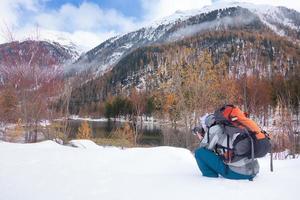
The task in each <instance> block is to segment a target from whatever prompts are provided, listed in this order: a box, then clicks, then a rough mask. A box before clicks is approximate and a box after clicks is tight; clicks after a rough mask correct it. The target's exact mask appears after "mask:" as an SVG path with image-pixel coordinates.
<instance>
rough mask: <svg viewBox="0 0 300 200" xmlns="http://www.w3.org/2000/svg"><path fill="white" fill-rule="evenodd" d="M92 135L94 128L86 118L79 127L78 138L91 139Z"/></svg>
mask: <svg viewBox="0 0 300 200" xmlns="http://www.w3.org/2000/svg"><path fill="white" fill-rule="evenodd" d="M91 137H92V130H91V128H90V125H89V123H88V122H87V121H86V120H85V121H83V122H82V123H81V126H80V127H79V129H78V133H77V139H90V138H91Z"/></svg>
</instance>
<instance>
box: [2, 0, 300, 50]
mask: <svg viewBox="0 0 300 200" xmlns="http://www.w3.org/2000/svg"><path fill="white" fill-rule="evenodd" d="M218 1H228V0H0V43H4V42H6V41H7V40H8V39H9V37H8V35H9V34H7V29H9V30H13V31H12V32H13V33H14V34H13V35H14V38H15V39H18V40H22V39H25V38H27V37H28V36H29V35H34V30H35V29H36V28H35V27H39V28H38V29H39V31H40V34H41V35H42V34H43V32H47V31H48V32H49V31H51V32H55V33H62V34H64V35H67V36H68V37H70V38H71V39H72V40H73V41H75V42H76V43H78V44H80V45H82V46H83V47H84V48H85V50H87V49H89V48H92V47H94V46H97V45H98V44H100V43H101V42H102V41H104V40H106V39H108V38H109V37H112V36H115V35H118V34H122V33H126V32H129V31H132V30H135V29H137V28H140V27H142V26H144V25H146V24H148V23H150V22H152V21H154V20H157V19H159V18H161V17H164V16H168V15H171V14H172V13H174V12H175V11H176V10H189V9H198V8H202V7H203V6H205V5H211V4H214V3H216V2H218ZM244 2H252V3H257V4H270V5H282V6H286V7H289V8H293V9H295V10H297V11H300V1H298V0H267V1H264V0H244Z"/></svg>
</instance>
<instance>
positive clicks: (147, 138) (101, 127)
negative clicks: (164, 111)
mask: <svg viewBox="0 0 300 200" xmlns="http://www.w3.org/2000/svg"><path fill="white" fill-rule="evenodd" d="M88 122H89V125H90V127H91V129H92V134H93V136H94V137H95V138H106V137H109V136H111V134H113V133H114V131H115V130H116V129H117V128H120V127H122V126H123V125H124V122H120V121H112V120H108V121H88ZM81 123H82V120H77V119H76V120H69V129H70V133H71V137H73V138H75V137H76V133H77V132H78V128H79V127H80V125H81ZM138 132H139V133H141V134H142V136H141V137H139V141H138V143H139V144H142V145H151V146H160V145H163V135H162V129H161V127H160V125H158V124H153V123H143V125H142V126H141V124H140V123H138Z"/></svg>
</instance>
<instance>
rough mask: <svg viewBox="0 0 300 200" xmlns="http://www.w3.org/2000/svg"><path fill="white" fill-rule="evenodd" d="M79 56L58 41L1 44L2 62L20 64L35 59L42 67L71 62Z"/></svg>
mask: <svg viewBox="0 0 300 200" xmlns="http://www.w3.org/2000/svg"><path fill="white" fill-rule="evenodd" d="M76 56H78V53H77V52H76V51H74V50H73V49H72V48H68V47H66V46H62V45H60V44H59V43H57V42H47V41H35V40H25V41H21V42H19V41H14V42H9V43H5V44H1V45H0V64H4V65H8V66H10V65H18V64H24V63H29V62H32V60H34V62H35V63H36V64H38V65H39V66H40V67H50V66H58V65H64V64H66V63H70V62H72V61H73V60H74V58H76Z"/></svg>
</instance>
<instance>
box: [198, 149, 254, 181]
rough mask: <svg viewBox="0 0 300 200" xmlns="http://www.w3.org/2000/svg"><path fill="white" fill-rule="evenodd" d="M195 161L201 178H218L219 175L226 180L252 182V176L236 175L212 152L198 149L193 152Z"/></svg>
mask: <svg viewBox="0 0 300 200" xmlns="http://www.w3.org/2000/svg"><path fill="white" fill-rule="evenodd" d="M195 157H196V161H197V164H198V167H199V169H200V170H201V172H202V175H203V176H207V177H219V174H220V175H221V176H223V177H224V178H228V179H237V180H238V179H248V180H252V178H253V176H252V175H243V174H238V173H236V172H234V171H232V170H231V169H230V168H229V167H228V166H227V165H226V164H225V163H224V162H223V160H222V159H221V158H220V157H219V156H218V155H216V154H215V153H214V152H212V151H210V150H208V149H205V148H199V149H197V150H196V152H195Z"/></svg>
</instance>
